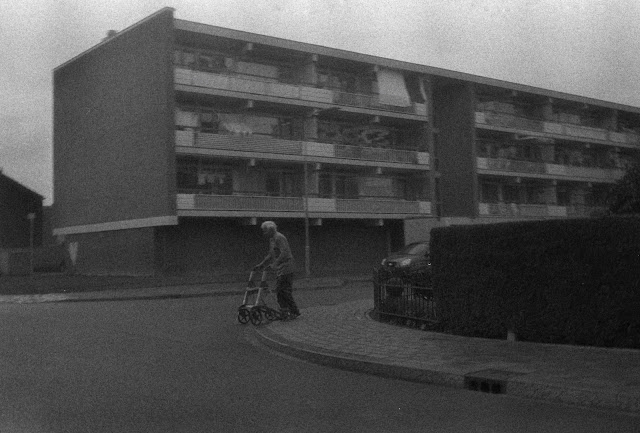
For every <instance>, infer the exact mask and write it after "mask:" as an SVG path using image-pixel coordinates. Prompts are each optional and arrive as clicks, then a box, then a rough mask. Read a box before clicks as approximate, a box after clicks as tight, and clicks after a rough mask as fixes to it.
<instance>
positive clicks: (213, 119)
mask: <svg viewBox="0 0 640 433" xmlns="http://www.w3.org/2000/svg"><path fill="white" fill-rule="evenodd" d="M218 126H219V121H218V115H217V114H216V113H213V112H210V111H204V112H202V113H200V128H201V129H202V132H210V133H214V134H215V133H217V132H218Z"/></svg>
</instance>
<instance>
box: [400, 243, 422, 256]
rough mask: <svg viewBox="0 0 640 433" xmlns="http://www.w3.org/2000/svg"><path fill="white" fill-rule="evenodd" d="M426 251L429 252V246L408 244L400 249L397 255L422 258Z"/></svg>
mask: <svg viewBox="0 0 640 433" xmlns="http://www.w3.org/2000/svg"><path fill="white" fill-rule="evenodd" d="M428 251H429V244H427V243H419V244H409V245H407V246H406V247H404V248H403V249H401V250H400V251H398V253H400V254H410V255H414V256H422V255H425V254H427V252H428Z"/></svg>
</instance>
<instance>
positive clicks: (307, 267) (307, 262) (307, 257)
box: [304, 148, 311, 277]
mask: <svg viewBox="0 0 640 433" xmlns="http://www.w3.org/2000/svg"><path fill="white" fill-rule="evenodd" d="M308 174H309V169H308V168H307V155H306V148H305V156H304V272H305V274H306V276H307V277H309V276H310V275H311V247H310V245H309V189H308V187H309V185H308V184H309V180H308V178H307V177H308Z"/></svg>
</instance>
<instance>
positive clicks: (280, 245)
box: [254, 221, 300, 319]
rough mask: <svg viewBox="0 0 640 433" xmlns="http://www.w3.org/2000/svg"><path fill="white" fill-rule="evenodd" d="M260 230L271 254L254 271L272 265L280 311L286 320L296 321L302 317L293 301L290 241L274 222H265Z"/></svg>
mask: <svg viewBox="0 0 640 433" xmlns="http://www.w3.org/2000/svg"><path fill="white" fill-rule="evenodd" d="M260 228H261V229H262V233H263V234H264V235H265V236H266V237H267V238H268V239H269V254H268V255H267V256H266V257H265V258H264V260H262V261H261V262H260V263H259V264H257V265H256V266H255V267H254V269H255V270H261V269H264V267H265V265H267V264H270V266H271V268H272V269H273V270H274V271H276V296H277V299H278V304H279V305H280V311H281V312H282V315H283V317H284V318H286V319H295V318H296V317H298V316H299V315H300V310H298V306H297V305H296V302H295V301H294V300H293V256H292V255H291V248H289V241H287V238H286V237H285V236H284V235H283V234H282V233H280V232H279V231H278V227H277V226H276V224H275V223H274V222H273V221H265V222H264V223H262V225H261V226H260Z"/></svg>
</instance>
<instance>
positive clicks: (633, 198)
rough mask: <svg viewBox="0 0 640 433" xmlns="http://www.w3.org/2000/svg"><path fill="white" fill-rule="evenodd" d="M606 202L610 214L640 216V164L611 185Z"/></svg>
mask: <svg viewBox="0 0 640 433" xmlns="http://www.w3.org/2000/svg"><path fill="white" fill-rule="evenodd" d="M607 202H608V204H609V212H610V213H612V214H640V163H638V162H636V163H635V164H634V165H633V166H632V167H631V168H630V169H629V170H627V172H626V173H625V175H624V176H623V177H622V178H621V179H620V180H619V181H618V182H616V184H615V185H613V188H612V189H611V192H610V193H609V197H608V199H607Z"/></svg>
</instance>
